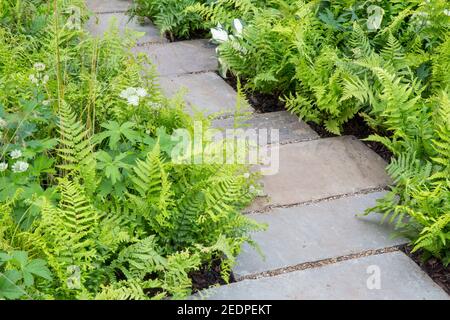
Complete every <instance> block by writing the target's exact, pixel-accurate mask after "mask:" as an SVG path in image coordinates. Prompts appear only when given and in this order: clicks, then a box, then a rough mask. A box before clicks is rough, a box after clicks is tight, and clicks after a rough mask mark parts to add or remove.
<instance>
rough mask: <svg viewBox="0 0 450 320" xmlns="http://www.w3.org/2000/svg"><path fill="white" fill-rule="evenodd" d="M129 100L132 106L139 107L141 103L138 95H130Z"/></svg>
mask: <svg viewBox="0 0 450 320" xmlns="http://www.w3.org/2000/svg"><path fill="white" fill-rule="evenodd" d="M127 101H128V104H129V105H130V106H135V107H137V106H138V105H139V97H138V96H130V97H128V99H127Z"/></svg>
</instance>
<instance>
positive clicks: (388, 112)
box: [141, 0, 450, 264]
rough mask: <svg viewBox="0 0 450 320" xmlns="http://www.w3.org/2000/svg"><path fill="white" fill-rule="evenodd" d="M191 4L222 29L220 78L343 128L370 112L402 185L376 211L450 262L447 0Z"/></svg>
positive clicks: (217, 32)
mask: <svg viewBox="0 0 450 320" xmlns="http://www.w3.org/2000/svg"><path fill="white" fill-rule="evenodd" d="M141 2H142V3H145V2H147V3H148V2H149V1H145V0H142V1H141ZM185 11H186V12H191V13H193V14H197V15H199V16H201V17H202V19H203V20H204V25H205V27H208V28H213V29H212V35H213V40H214V41H216V42H217V43H218V44H219V46H218V54H219V62H220V64H221V69H222V70H221V73H222V75H223V76H226V74H227V72H231V73H232V74H234V75H235V76H237V77H238V78H240V79H241V80H242V81H243V83H244V84H245V86H244V89H245V90H249V91H258V92H263V93H269V94H273V95H275V96H280V97H281V99H282V100H283V101H284V102H285V104H286V108H287V109H288V110H290V111H291V112H293V113H295V114H296V115H298V116H299V117H300V118H301V119H303V120H305V121H311V122H315V123H317V124H320V125H324V127H325V128H326V129H327V130H328V131H330V132H332V133H334V134H340V133H341V132H342V128H343V125H344V124H345V123H346V122H347V121H348V120H350V119H352V118H353V117H354V116H355V115H357V114H359V115H361V116H363V117H364V119H365V120H366V121H367V124H368V125H369V126H370V127H372V129H373V131H374V132H376V133H378V134H376V135H373V136H371V137H369V140H373V141H378V142H381V143H383V144H384V145H386V147H387V148H389V149H390V150H391V151H392V153H393V154H394V158H393V159H392V162H391V164H390V165H389V167H388V171H389V173H390V174H391V176H392V177H393V180H394V181H395V185H394V186H393V187H392V192H391V193H390V194H389V195H387V196H386V198H385V199H383V200H382V201H380V202H379V205H378V206H377V207H376V208H374V209H373V210H372V211H380V212H382V213H384V214H385V215H386V217H388V216H390V217H391V219H393V221H394V220H395V219H397V218H398V219H399V220H398V221H399V222H398V227H399V228H402V229H405V232H406V233H407V235H408V236H410V237H411V239H412V241H413V243H414V246H415V250H422V251H424V252H425V256H429V255H433V256H435V257H438V258H440V259H442V260H443V261H444V263H446V264H449V263H450V259H449V257H450V253H449V252H450V251H449V215H448V212H449V208H448V205H449V199H450V194H449V180H450V171H449V149H450V147H449V145H450V144H449V142H450V140H449V133H450V132H449V124H448V119H449V118H448V115H449V114H450V109H449V107H448V96H449V89H450V73H449V72H448V70H449V69H450V36H449V27H450V7H449V5H448V1H444V0H431V1H418V0H408V1H403V0H394V1H390V0H369V1H359V0H356V1H355V0H345V1H329V0H304V1H302V0H273V1H253V0H217V1H210V2H209V1H207V2H205V3H200V1H198V2H197V3H195V4H193V5H192V6H190V7H189V8H187V9H186V10H185ZM234 19H239V23H238V25H242V26H243V27H242V28H240V27H239V28H236V25H235V23H236V21H235V20H234Z"/></svg>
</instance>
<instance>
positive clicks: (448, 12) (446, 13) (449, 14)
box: [444, 9, 450, 17]
mask: <svg viewBox="0 0 450 320" xmlns="http://www.w3.org/2000/svg"><path fill="white" fill-rule="evenodd" d="M444 14H445V15H446V16H449V17H450V10H449V9H445V10H444Z"/></svg>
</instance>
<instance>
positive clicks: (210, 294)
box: [194, 252, 449, 300]
mask: <svg viewBox="0 0 450 320" xmlns="http://www.w3.org/2000/svg"><path fill="white" fill-rule="evenodd" d="M378 268H379V269H378ZM373 270H375V272H377V271H378V270H379V271H380V273H379V275H380V280H381V281H380V289H376V288H373V287H372V288H373V289H369V288H368V286H367V283H368V280H369V277H370V276H373V275H374V271H373ZM369 283H371V282H370V281H369ZM202 297H203V299H210V300H222V299H223V300H246V299H249V300H269V299H270V300H282V299H285V300H319V299H323V300H344V299H346V300H425V299H430V300H431V299H436V300H449V296H448V295H447V294H446V293H445V292H444V290H443V289H442V288H440V287H439V286H438V285H437V284H436V283H434V282H433V280H431V279H430V277H428V275H427V274H425V273H424V272H423V271H422V270H421V269H420V267H419V266H417V265H416V264H415V263H414V262H413V261H412V260H411V259H409V258H408V257H407V256H406V255H405V254H404V253H402V252H392V253H385V254H381V255H374V256H369V257H365V258H359V259H353V260H347V261H343V262H339V263H336V264H331V265H326V266H323V267H319V268H312V269H307V270H302V271H294V272H291V273H286V274H282V275H278V276H274V277H269V278H260V279H257V280H244V281H240V282H237V283H233V284H230V285H227V286H223V287H220V288H214V289H209V290H208V291H204V292H202ZM194 299H200V298H199V297H198V296H196V297H194Z"/></svg>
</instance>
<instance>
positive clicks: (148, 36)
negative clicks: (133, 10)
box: [86, 13, 167, 44]
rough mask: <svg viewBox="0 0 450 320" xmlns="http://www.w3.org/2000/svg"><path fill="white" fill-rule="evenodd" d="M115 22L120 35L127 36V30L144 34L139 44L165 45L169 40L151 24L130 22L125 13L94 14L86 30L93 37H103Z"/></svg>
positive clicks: (134, 19) (135, 20) (134, 20)
mask: <svg viewBox="0 0 450 320" xmlns="http://www.w3.org/2000/svg"><path fill="white" fill-rule="evenodd" d="M112 22H114V23H115V24H116V25H117V27H118V28H119V32H120V34H125V32H126V30H127V29H128V30H133V31H138V32H144V33H145V34H144V35H143V36H142V37H140V38H139V39H138V44H147V43H164V42H167V39H165V38H164V37H162V36H161V35H160V32H159V30H158V29H157V28H156V27H155V26H154V25H153V24H151V23H150V22H146V23H145V24H141V23H139V22H138V21H137V19H136V18H133V19H131V20H130V17H129V16H127V15H126V14H125V13H105V14H94V15H92V17H91V18H90V19H89V21H88V23H87V25H86V28H87V30H88V31H89V32H90V33H91V34H92V35H93V36H97V37H102V36H103V35H104V34H105V32H107V31H108V30H109V28H110V26H111V23H112Z"/></svg>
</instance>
